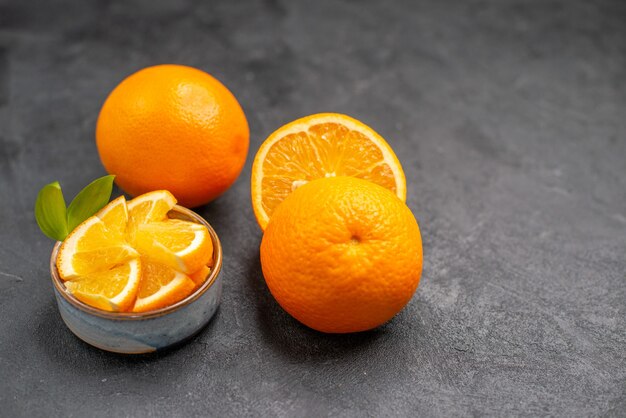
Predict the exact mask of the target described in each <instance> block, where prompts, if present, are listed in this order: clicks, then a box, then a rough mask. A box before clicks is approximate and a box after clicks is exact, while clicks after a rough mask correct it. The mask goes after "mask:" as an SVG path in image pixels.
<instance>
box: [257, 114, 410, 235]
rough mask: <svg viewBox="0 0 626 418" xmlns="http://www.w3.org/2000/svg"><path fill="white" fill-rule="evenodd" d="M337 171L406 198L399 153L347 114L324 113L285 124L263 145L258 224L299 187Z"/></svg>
mask: <svg viewBox="0 0 626 418" xmlns="http://www.w3.org/2000/svg"><path fill="white" fill-rule="evenodd" d="M339 176H349V177H358V178H362V179H365V180H369V181H371V182H373V183H377V184H379V185H381V186H383V187H385V188H387V189H389V190H391V191H393V192H394V193H395V194H396V195H397V196H398V197H399V198H400V199H401V200H402V201H405V200H406V179H405V176H404V172H403V170H402V166H401V165H400V162H399V161H398V158H397V157H396V155H395V154H394V152H393V151H392V149H391V147H390V146H389V144H387V142H386V141H385V140H384V139H383V138H382V137H381V136H380V135H378V134H377V133H376V132H375V131H374V130H373V129H371V128H370V127H368V126H367V125H365V124H363V123H361V122H359V121H358V120H356V119H353V118H351V117H349V116H346V115H341V114H336V113H321V114H317V115H311V116H307V117H305V118H302V119H298V120H296V121H294V122H291V123H289V124H287V125H285V126H283V127H281V128H280V129H278V130H277V131H275V132H274V133H273V134H271V135H270V136H269V138H267V140H266V141H265V142H264V143H263V145H261V148H260V149H259V151H258V153H257V155H256V157H255V159H254V163H253V166H252V187H251V191H252V205H253V208H254V213H255V216H256V218H257V221H258V223H259V225H260V226H261V228H262V229H263V230H264V229H265V227H266V226H267V223H268V222H269V219H270V217H271V215H272V213H273V212H274V210H275V209H276V208H277V207H278V205H279V204H280V203H281V202H282V201H283V200H284V199H285V198H286V197H287V196H288V195H289V194H291V192H293V191H294V190H295V189H296V188H298V187H300V186H302V185H304V184H306V183H308V182H310V181H312V180H315V179H319V178H325V177H339Z"/></svg>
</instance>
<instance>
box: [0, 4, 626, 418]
mask: <svg viewBox="0 0 626 418" xmlns="http://www.w3.org/2000/svg"><path fill="white" fill-rule="evenodd" d="M157 63H181V64H188V65H192V66H195V67H198V68H201V69H203V70H206V71H208V72H210V73H211V74H213V75H215V76H216V77H218V78H219V79H220V80H222V81H223V82H224V83H225V84H226V85H227V86H228V87H229V88H230V89H231V90H232V91H233V92H234V94H235V95H236V96H237V97H238V99H239V100H240V102H241V104H242V106H243V108H244V109H245V111H246V114H247V116H248V120H249V122H250V127H251V144H250V145H251V146H250V154H249V156H248V160H247V164H246V166H245V169H244V171H243V173H242V175H241V177H240V178H239V180H238V181H237V183H236V184H235V185H234V186H233V187H232V188H231V189H230V190H229V191H228V192H227V193H226V194H225V195H224V196H223V197H221V198H220V199H218V200H216V201H214V202H213V203H211V204H209V205H207V206H205V207H202V208H200V209H198V212H199V213H200V214H202V215H203V216H204V217H205V218H206V219H208V221H209V222H211V224H212V225H213V226H214V227H215V229H216V230H217V232H218V233H219V235H220V237H221V239H222V243H223V246H224V252H225V261H224V263H225V264H224V270H223V274H224V282H225V289H224V298H223V302H222V306H221V308H220V310H219V313H218V314H217V316H216V317H215V319H214V320H213V321H212V323H211V324H210V325H209V326H208V327H207V328H206V329H205V330H204V331H203V332H202V333H201V334H200V335H198V336H197V337H196V338H194V339H193V340H192V341H190V342H189V343H188V344H186V345H184V346H182V347H180V348H177V349H174V350H171V351H168V352H166V353H162V354H157V355H152V356H144V357H123V356H118V355H113V354H108V353H105V352H102V351H99V350H97V349H94V348H91V347H90V346H88V345H86V344H84V343H82V342H81V341H79V340H78V339H77V338H75V337H74V336H73V335H72V334H71V333H70V331H68V329H67V328H66V327H65V326H64V325H63V323H62V321H61V318H60V317H59V314H58V312H57V309H56V306H55V302H54V299H53V293H52V288H51V283H50V279H49V277H48V270H47V263H48V257H49V254H50V250H51V248H52V242H51V241H50V240H48V239H47V238H45V237H44V236H43V235H42V234H41V233H40V232H39V230H38V228H37V226H36V224H35V221H34V217H33V204H34V199H35V196H36V193H37V191H38V189H39V188H40V187H41V186H42V185H43V184H45V183H48V182H51V181H53V180H59V181H60V182H61V183H62V185H63V188H64V190H65V193H66V196H67V197H68V198H69V197H71V196H73V195H74V194H75V193H76V192H77V191H78V190H79V189H80V188H81V187H82V186H84V185H85V184H87V183H88V182H89V181H91V180H92V179H94V178H96V177H98V176H100V175H103V174H104V171H103V168H102V166H101V165H100V163H99V159H98V155H97V151H96V147H95V143H94V128H95V120H96V117H97V114H98V110H99V108H100V106H101V105H102V103H103V101H104V99H105V97H106V95H107V93H108V92H109V91H110V90H111V89H112V88H113V87H114V86H115V85H116V84H117V83H118V82H120V81H121V80H122V79H123V78H124V77H125V76H126V75H128V74H130V73H132V72H134V71H136V70H138V69H140V68H142V67H144V66H148V65H152V64H157ZM321 111H335V112H344V113H347V114H350V115H353V116H355V117H357V118H359V119H361V120H363V121H364V122H366V123H367V124H369V125H370V126H372V127H374V128H375V129H376V130H378V131H379V132H380V133H381V134H382V135H383V136H384V137H385V138H387V140H388V141H389V142H390V143H391V145H392V146H393V148H394V149H395V150H396V152H397V154H398V156H399V158H400V160H401V162H402V164H403V165H404V169H405V171H406V174H407V181H408V202H407V203H408V205H409V206H410V208H411V209H412V210H413V212H414V213H415V215H416V217H417V218H418V220H419V223H420V226H421V229H422V234H423V240H424V273H423V277H422V282H421V285H420V287H419V289H418V291H417V293H416V294H415V296H414V298H413V299H412V301H411V302H410V304H409V305H408V306H407V307H406V309H404V311H402V313H401V314H399V315H398V316H397V317H396V318H395V319H394V320H392V321H391V322H390V323H389V324H387V325H385V326H383V327H381V328H380V329H378V330H376V331H372V332H367V333H362V334H356V335H344V336H333V335H323V334H320V333H317V332H314V331H311V330H309V329H307V328H305V327H303V326H301V325H299V324H298V323H297V322H296V321H295V320H293V319H291V318H290V317H289V316H288V315H287V314H285V313H284V312H283V311H282V310H281V309H280V307H279V306H278V305H277V304H276V303H275V302H274V300H273V299H272V297H271V295H270V294H269V293H268V291H267V288H266V286H265V284H264V282H263V277H262V274H261V270H260V265H259V254H258V248H259V242H260V239H261V232H260V230H259V229H258V227H257V225H256V223H255V220H254V216H253V214H252V209H251V205H250V199H249V187H250V180H249V177H250V166H251V162H252V159H253V157H254V154H255V152H256V150H257V149H258V147H259V145H260V144H261V142H262V141H263V140H264V138H265V137H266V136H267V135H268V134H269V133H271V132H272V131H273V130H274V129H276V128H278V127H279V126H281V125H282V124H284V123H286V122H289V121H291V120H293V119H295V118H297V117H300V116H303V115H306V114H310V113H316V112H321ZM625 131H626V3H624V2H621V1H614V2H611V1H597V2H582V1H581V2H568V1H506V2H505V1H493V2H485V1H457V2H442V1H431V2H410V1H406V2H397V3H396V2H393V3H392V2H383V1H368V2H361V1H359V2H357V1H338V2H316V1H310V2H304V1H302V2H297V3H296V2H292V1H286V0H282V1H277V0H267V1H264V2H254V3H244V2H236V1H222V2H210V1H177V2H155V1H151V0H144V1H115V2H107V1H76V2H71V3H70V2H66V1H43V0H42V1H8V2H7V1H6V0H0V199H1V201H0V202H1V204H0V231H1V233H2V240H1V242H0V415H2V416H8V417H10V416H91V415H93V416H108V415H114V416H148V415H154V416H191V415H213V416H242V415H254V416H257V415H266V416H324V415H333V416H365V415H369V416H376V417H381V416H392V415H398V416H402V415H405V416H406V415H422V416H483V415H499V416H503V415H507V416H509V415H520V416H536V415H555V416H626V274H625V271H626V134H625Z"/></svg>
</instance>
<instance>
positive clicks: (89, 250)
mask: <svg viewBox="0 0 626 418" xmlns="http://www.w3.org/2000/svg"><path fill="white" fill-rule="evenodd" d="M127 219H128V212H127V210H126V200H125V199H124V197H123V196H122V197H119V198H117V199H115V200H113V201H112V202H110V203H109V204H108V205H107V206H105V207H104V208H102V209H101V210H100V211H99V212H98V213H97V214H96V215H94V216H92V217H90V218H88V219H87V220H86V221H84V222H83V223H81V224H80V225H78V226H77V227H76V228H75V229H74V230H73V231H72V232H71V233H70V234H69V235H68V236H67V237H66V238H65V240H64V241H63V244H61V248H60V249H59V255H58V257H57V261H56V265H57V270H58V271H59V275H60V276H61V278H62V279H63V280H68V279H70V278H74V277H78V276H84V275H87V274H90V273H95V272H97V271H102V270H106V269H109V268H111V267H113V266H115V265H117V264H120V263H124V262H125V261H128V260H130V259H132V258H134V257H137V256H138V255H139V254H138V253H137V251H136V250H135V249H134V248H133V247H132V246H131V245H130V244H129V243H128V242H126V240H125V238H124V236H125V234H124V233H123V231H124V229H125V225H126V223H127Z"/></svg>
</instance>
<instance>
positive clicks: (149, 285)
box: [133, 257, 196, 312]
mask: <svg viewBox="0 0 626 418" xmlns="http://www.w3.org/2000/svg"><path fill="white" fill-rule="evenodd" d="M141 266H142V274H141V284H140V285H139V290H138V292H137V300H136V301H135V305H134V306H133V312H146V311H151V310H154V309H159V308H163V307H165V306H169V305H172V304H174V303H176V302H178V301H179V300H182V299H184V298H186V297H187V296H189V295H190V294H191V292H193V290H194V289H195V287H196V284H195V283H194V282H193V280H191V279H190V278H189V277H188V276H187V275H185V274H184V273H181V272H180V271H177V270H174V269H173V268H171V267H168V266H165V265H163V264H159V263H155V262H153V261H152V260H150V259H149V258H145V257H142V258H141Z"/></svg>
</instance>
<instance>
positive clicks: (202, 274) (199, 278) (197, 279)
mask: <svg viewBox="0 0 626 418" xmlns="http://www.w3.org/2000/svg"><path fill="white" fill-rule="evenodd" d="M210 272H211V268H210V267H209V266H206V265H205V266H202V268H201V269H200V270H197V271H195V272H193V273H191V274H190V275H189V278H190V279H191V280H193V282H194V283H195V284H196V287H200V286H201V285H202V283H204V281H205V280H206V279H207V277H209V273H210Z"/></svg>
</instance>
